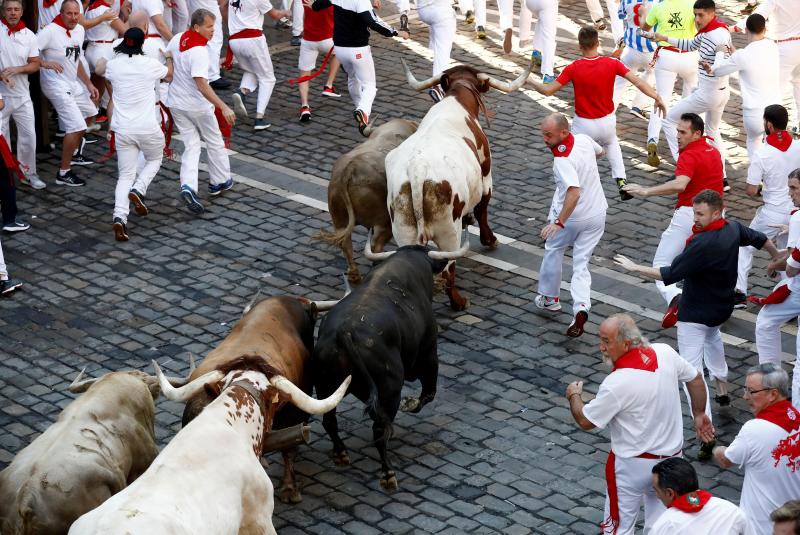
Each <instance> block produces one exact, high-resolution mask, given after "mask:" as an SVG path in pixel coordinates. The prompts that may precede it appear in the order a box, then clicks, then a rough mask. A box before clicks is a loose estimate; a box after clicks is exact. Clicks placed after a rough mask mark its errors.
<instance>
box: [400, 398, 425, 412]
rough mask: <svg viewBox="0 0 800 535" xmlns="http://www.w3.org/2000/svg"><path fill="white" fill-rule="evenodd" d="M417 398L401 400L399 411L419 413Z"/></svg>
mask: <svg viewBox="0 0 800 535" xmlns="http://www.w3.org/2000/svg"><path fill="white" fill-rule="evenodd" d="M420 408H421V407H420V406H419V398H412V397H408V398H403V400H402V401H401V402H400V410H401V411H403V412H419V410H420Z"/></svg>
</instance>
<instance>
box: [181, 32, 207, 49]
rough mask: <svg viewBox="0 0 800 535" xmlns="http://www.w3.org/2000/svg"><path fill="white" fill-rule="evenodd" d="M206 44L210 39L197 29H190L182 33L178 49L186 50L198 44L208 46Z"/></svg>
mask: <svg viewBox="0 0 800 535" xmlns="http://www.w3.org/2000/svg"><path fill="white" fill-rule="evenodd" d="M206 44H208V39H206V38H205V37H203V36H202V35H200V34H199V33H197V32H196V31H194V30H192V29H189V30H186V31H185V32H183V35H181V42H180V46H179V47H178V49H179V50H180V51H181V52H186V51H187V50H189V49H190V48H194V47H196V46H206Z"/></svg>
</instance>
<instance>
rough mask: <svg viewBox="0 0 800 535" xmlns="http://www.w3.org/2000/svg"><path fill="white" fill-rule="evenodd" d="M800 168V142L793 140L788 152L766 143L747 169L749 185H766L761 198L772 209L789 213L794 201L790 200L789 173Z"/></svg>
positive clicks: (756, 153) (754, 155)
mask: <svg viewBox="0 0 800 535" xmlns="http://www.w3.org/2000/svg"><path fill="white" fill-rule="evenodd" d="M798 167H800V141H799V140H796V139H793V140H792V144H791V145H790V146H789V148H788V149H786V152H784V151H782V150H780V149H777V148H775V147H773V146H772V145H770V144H768V143H764V144H763V145H761V147H760V148H759V149H758V150H757V151H756V152H755V154H753V159H752V160H750V167H749V168H748V169H747V183H748V184H750V185H753V186H757V185H759V184H761V183H763V184H764V187H763V189H762V190H761V196H762V198H763V199H764V205H765V206H767V207H769V208H770V209H774V210H778V211H782V212H785V213H787V214H788V213H789V212H791V211H792V208H793V205H792V200H791V199H790V198H789V181H788V178H787V177H788V176H789V173H791V172H792V171H794V170H795V169H797V168H798Z"/></svg>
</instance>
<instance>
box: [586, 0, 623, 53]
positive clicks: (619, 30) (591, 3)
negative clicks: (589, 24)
mask: <svg viewBox="0 0 800 535" xmlns="http://www.w3.org/2000/svg"><path fill="white" fill-rule="evenodd" d="M606 6H607V7H608V19H609V22H610V23H611V35H613V36H614V42H615V43H616V42H617V41H619V40H620V39H622V34H623V33H625V28H624V27H623V25H622V19H620V18H619V16H618V15H617V12H618V11H619V2H617V1H616V0H606ZM586 7H587V8H589V16H590V17H591V18H592V21H598V20H600V19H602V18H604V17H605V15H603V6H601V5H600V0H586Z"/></svg>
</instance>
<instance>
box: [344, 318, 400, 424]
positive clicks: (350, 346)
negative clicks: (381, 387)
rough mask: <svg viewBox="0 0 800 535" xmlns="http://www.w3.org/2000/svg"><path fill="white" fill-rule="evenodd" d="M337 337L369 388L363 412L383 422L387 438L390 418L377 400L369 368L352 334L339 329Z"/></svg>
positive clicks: (376, 420) (375, 386)
mask: <svg viewBox="0 0 800 535" xmlns="http://www.w3.org/2000/svg"><path fill="white" fill-rule="evenodd" d="M337 338H338V341H339V345H340V346H342V347H344V348H345V350H346V351H347V354H348V355H350V362H352V364H353V368H355V370H354V371H357V372H358V374H359V375H361V377H362V378H363V380H364V381H365V382H366V384H367V387H368V388H369V398H368V399H367V402H366V406H365V407H364V414H365V415H369V417H370V418H372V421H373V422H383V423H384V429H385V431H384V439H385V440H389V438H390V437H391V436H392V419H391V418H389V415H388V414H386V411H384V410H383V408H382V407H381V404H380V403H379V401H378V385H376V384H375V381H374V380H373V379H372V376H371V375H370V373H369V370H367V366H366V365H365V364H364V359H363V358H361V352H360V351H359V350H358V348H357V347H356V344H354V343H353V334H352V333H351V332H350V331H349V330H348V331H339V334H338V335H337Z"/></svg>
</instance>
